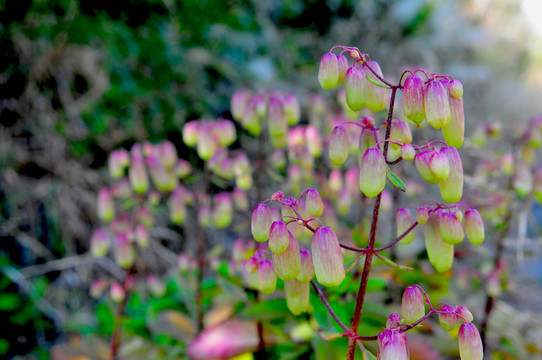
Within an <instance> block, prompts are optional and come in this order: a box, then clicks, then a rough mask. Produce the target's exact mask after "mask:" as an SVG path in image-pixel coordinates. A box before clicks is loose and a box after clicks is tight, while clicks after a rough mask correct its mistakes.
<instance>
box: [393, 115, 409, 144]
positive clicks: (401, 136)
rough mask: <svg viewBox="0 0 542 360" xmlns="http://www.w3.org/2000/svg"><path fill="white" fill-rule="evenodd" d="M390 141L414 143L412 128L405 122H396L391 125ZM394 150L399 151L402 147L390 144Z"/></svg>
mask: <svg viewBox="0 0 542 360" xmlns="http://www.w3.org/2000/svg"><path fill="white" fill-rule="evenodd" d="M390 140H393V141H401V142H403V143H406V144H410V143H411V142H412V132H411V131H410V126H408V124H407V123H406V122H405V121H401V120H395V121H393V123H392V125H391V131H390ZM390 145H391V147H392V148H393V149H399V147H400V145H396V144H394V143H390Z"/></svg>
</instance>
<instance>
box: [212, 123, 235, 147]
mask: <svg viewBox="0 0 542 360" xmlns="http://www.w3.org/2000/svg"><path fill="white" fill-rule="evenodd" d="M213 130H214V133H215V134H216V137H217V139H218V144H219V145H220V146H230V145H231V144H233V143H234V142H235V140H236V139H237V131H236V130H235V125H234V124H233V122H231V121H230V120H227V119H218V120H217V121H216V122H215V123H214V126H213Z"/></svg>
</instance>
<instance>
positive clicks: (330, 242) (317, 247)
mask: <svg viewBox="0 0 542 360" xmlns="http://www.w3.org/2000/svg"><path fill="white" fill-rule="evenodd" d="M311 250H312V256H313V262H314V272H315V274H316V279H317V280H318V282H319V283H320V284H322V285H325V286H337V285H339V284H340V283H341V282H342V281H343V280H344V277H345V271H344V265H343V254H342V251H341V247H340V245H339V239H338V238H337V235H336V234H335V232H334V231H333V229H331V227H329V226H324V227H319V228H318V229H316V232H315V233H314V235H313V238H312V246H311Z"/></svg>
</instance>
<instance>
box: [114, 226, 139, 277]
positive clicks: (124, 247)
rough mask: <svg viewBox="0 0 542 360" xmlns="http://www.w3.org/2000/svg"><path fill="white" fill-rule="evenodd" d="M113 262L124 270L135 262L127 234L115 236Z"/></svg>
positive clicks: (132, 248)
mask: <svg viewBox="0 0 542 360" xmlns="http://www.w3.org/2000/svg"><path fill="white" fill-rule="evenodd" d="M115 261H116V262H117V264H118V265H119V266H120V267H122V268H125V269H128V268H129V267H131V266H132V265H133V264H134V262H135V250H134V247H133V246H132V243H131V242H130V238H129V235H128V234H127V233H121V234H119V235H118V236H117V239H116V241H115Z"/></svg>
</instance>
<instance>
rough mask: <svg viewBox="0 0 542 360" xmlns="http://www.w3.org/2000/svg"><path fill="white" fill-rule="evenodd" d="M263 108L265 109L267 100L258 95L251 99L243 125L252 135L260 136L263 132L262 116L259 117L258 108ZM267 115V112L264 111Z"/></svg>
mask: <svg viewBox="0 0 542 360" xmlns="http://www.w3.org/2000/svg"><path fill="white" fill-rule="evenodd" d="M260 107H263V108H264V109H265V107H266V102H265V98H263V97H261V96H259V95H256V96H253V97H252V98H251V99H250V102H249V103H248V105H247V107H246V109H245V114H244V115H243V119H242V120H241V125H242V126H243V127H244V128H245V129H246V130H247V131H248V132H249V133H250V134H252V135H254V136H258V135H260V132H261V126H260V115H258V108H260ZM264 113H265V111H264Z"/></svg>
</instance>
